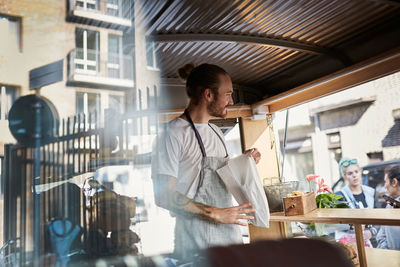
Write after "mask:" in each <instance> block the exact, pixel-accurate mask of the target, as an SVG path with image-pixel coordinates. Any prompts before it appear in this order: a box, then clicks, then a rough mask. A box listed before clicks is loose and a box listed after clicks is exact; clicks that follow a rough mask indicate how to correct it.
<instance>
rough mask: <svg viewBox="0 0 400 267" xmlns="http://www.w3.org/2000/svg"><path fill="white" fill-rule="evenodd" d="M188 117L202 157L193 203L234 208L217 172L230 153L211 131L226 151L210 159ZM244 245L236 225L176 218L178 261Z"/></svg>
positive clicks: (188, 117)
mask: <svg viewBox="0 0 400 267" xmlns="http://www.w3.org/2000/svg"><path fill="white" fill-rule="evenodd" d="M185 115H186V117H187V119H188V121H189V123H190V124H191V126H192V129H193V130H194V132H195V135H196V139H197V141H198V143H199V145H200V149H201V152H202V154H203V158H202V162H201V164H202V167H201V171H200V179H199V185H198V187H197V192H196V194H195V196H194V198H193V201H195V202H199V203H202V204H205V205H209V206H214V207H218V208H228V207H232V206H233V203H232V194H230V193H229V192H228V190H227V189H226V187H225V184H224V183H223V181H222V180H221V178H220V177H219V176H218V174H217V172H216V170H217V169H219V168H221V167H223V166H224V165H225V164H226V161H227V160H228V153H227V150H226V146H225V143H224V141H223V139H222V138H221V136H220V135H219V134H218V133H217V132H216V131H215V130H214V129H213V128H212V127H211V125H209V126H210V127H211V129H212V130H213V131H214V132H215V134H216V135H217V136H218V137H219V139H220V140H221V142H222V143H223V145H224V147H225V152H226V156H225V157H207V155H206V152H205V148H204V145H203V142H202V140H201V137H200V135H199V133H198V131H197V129H196V128H195V126H194V124H193V121H192V119H191V118H190V116H189V114H188V112H187V110H185ZM240 243H243V239H242V235H241V231H240V227H239V226H238V225H236V224H221V223H215V222H212V221H207V220H204V219H200V218H198V217H195V216H193V217H190V218H189V217H184V216H177V217H176V225H175V254H176V256H178V257H179V258H182V259H184V258H190V257H191V256H193V254H194V253H195V251H196V250H198V249H204V248H207V247H211V246H218V245H225V246H226V245H230V244H240Z"/></svg>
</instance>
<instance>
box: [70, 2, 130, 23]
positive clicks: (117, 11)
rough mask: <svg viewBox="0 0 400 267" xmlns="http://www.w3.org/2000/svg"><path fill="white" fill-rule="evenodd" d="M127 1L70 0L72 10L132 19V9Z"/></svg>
mask: <svg viewBox="0 0 400 267" xmlns="http://www.w3.org/2000/svg"><path fill="white" fill-rule="evenodd" d="M128 4H129V1H126V0H114V1H112V0H69V6H70V10H85V11H88V12H93V13H97V14H101V15H108V16H112V17H117V18H122V19H127V20H130V19H131V14H130V10H131V9H130V8H126V6H127V5H128Z"/></svg>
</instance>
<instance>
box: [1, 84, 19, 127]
mask: <svg viewBox="0 0 400 267" xmlns="http://www.w3.org/2000/svg"><path fill="white" fill-rule="evenodd" d="M0 90H1V91H0V96H1V98H0V99H1V102H0V114H1V116H0V120H7V119H8V112H9V111H10V109H11V106H12V105H13V104H14V102H15V100H17V97H18V88H17V87H15V86H8V85H7V86H6V85H1V84H0Z"/></svg>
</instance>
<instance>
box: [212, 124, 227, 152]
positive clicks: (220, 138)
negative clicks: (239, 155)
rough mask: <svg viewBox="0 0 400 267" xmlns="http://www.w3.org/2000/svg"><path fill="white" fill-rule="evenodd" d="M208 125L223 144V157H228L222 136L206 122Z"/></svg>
mask: <svg viewBox="0 0 400 267" xmlns="http://www.w3.org/2000/svg"><path fill="white" fill-rule="evenodd" d="M208 126H210V128H211V129H212V130H213V131H214V133H215V134H216V135H217V136H218V138H219V140H221V142H222V144H223V145H224V148H225V158H227V157H228V150H227V149H226V145H225V142H224V139H222V137H221V136H220V135H219V134H218V133H217V131H216V130H215V129H214V128H213V127H212V126H211V125H210V124H208Z"/></svg>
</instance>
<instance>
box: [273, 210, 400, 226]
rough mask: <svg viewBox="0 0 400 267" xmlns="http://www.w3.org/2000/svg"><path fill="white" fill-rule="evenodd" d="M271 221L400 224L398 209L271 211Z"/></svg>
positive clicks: (399, 211)
mask: <svg viewBox="0 0 400 267" xmlns="http://www.w3.org/2000/svg"><path fill="white" fill-rule="evenodd" d="M270 221H271V222H314V223H333V224H337V223H339V224H356V223H359V224H374V225H400V209H316V210H313V211H311V212H309V213H307V214H304V215H295V216H285V215H284V214H283V212H274V213H271V219H270Z"/></svg>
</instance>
